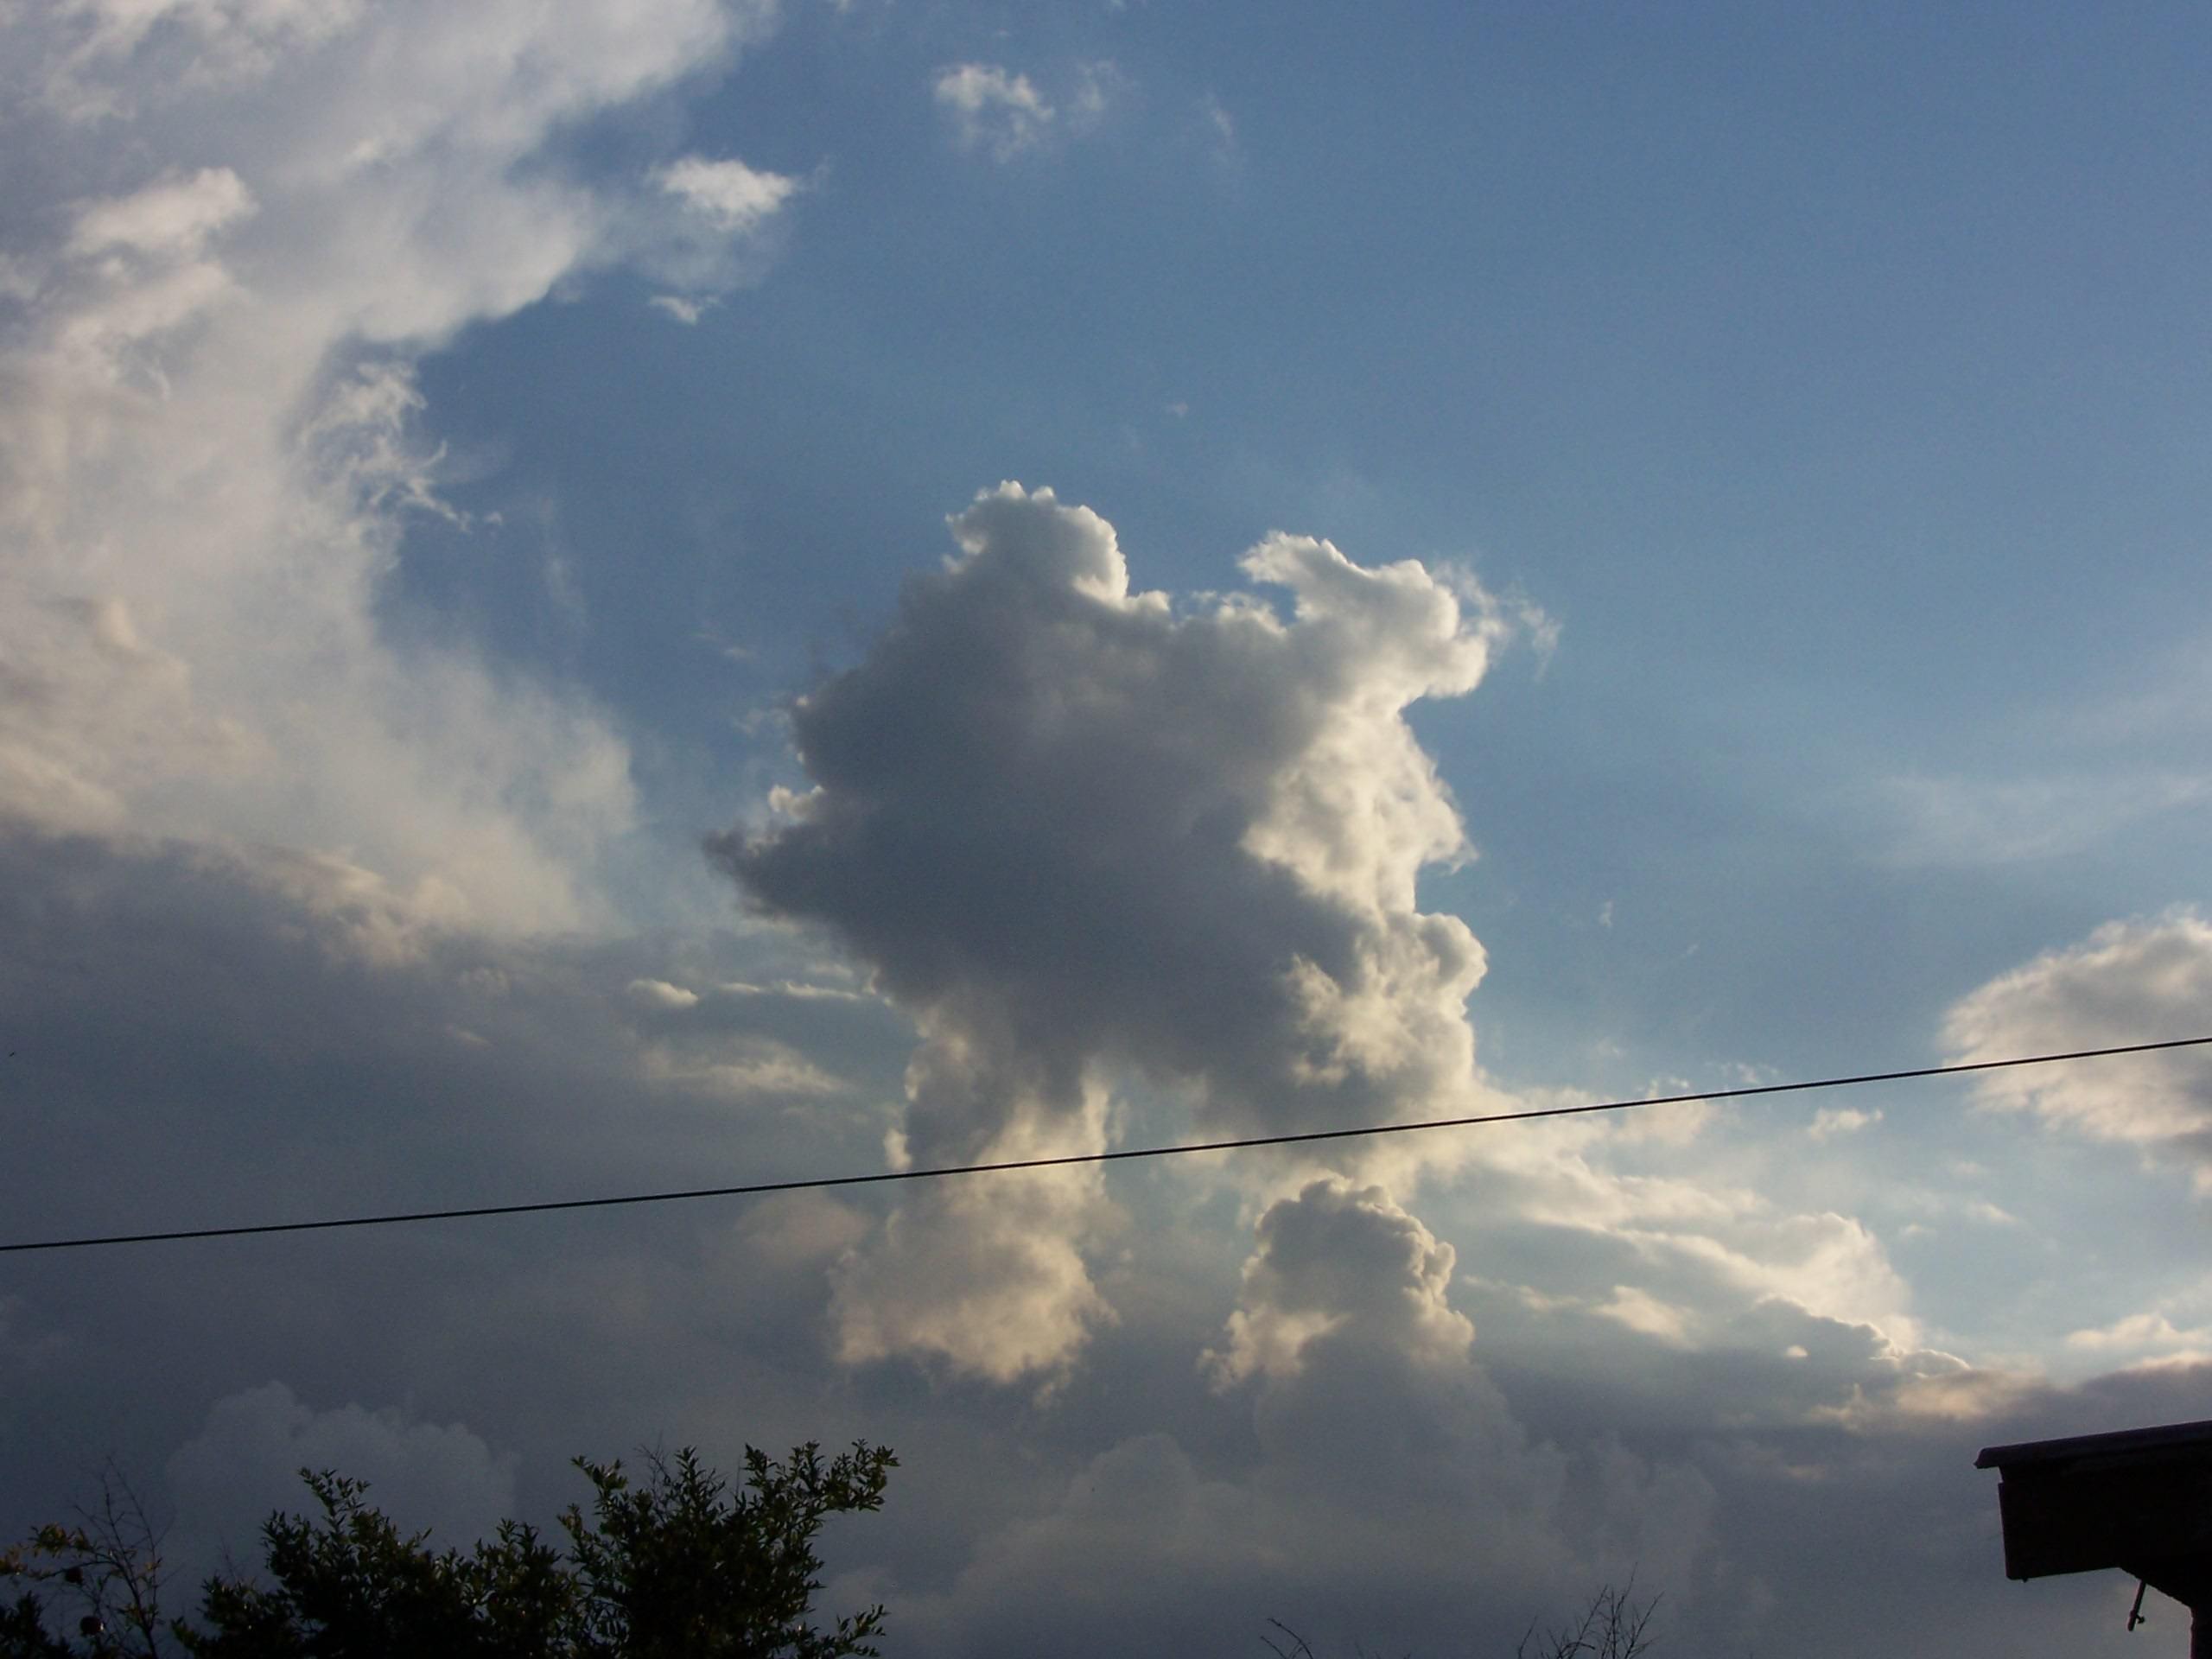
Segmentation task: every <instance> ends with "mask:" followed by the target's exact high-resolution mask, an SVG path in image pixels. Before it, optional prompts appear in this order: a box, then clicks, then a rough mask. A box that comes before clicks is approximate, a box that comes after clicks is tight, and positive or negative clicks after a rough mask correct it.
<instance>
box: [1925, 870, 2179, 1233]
mask: <svg viewBox="0 0 2212 1659" xmlns="http://www.w3.org/2000/svg"><path fill="white" fill-rule="evenodd" d="M2208 1008H2212V923H2208V922H2207V921H2206V920H2205V919H2204V918H2202V917H2201V916H2199V915H2197V914H2196V913H2195V912H2190V911H2177V912H2174V913H2172V914H2171V915H2169V916H2166V917H2164V918H2159V919H2158V920H2155V921H2130V922H2113V923H2109V924H2107V925H2105V926H2103V927H2101V928H2099V929H2098V930H2097V931H2095V932H2094V933H2093V934H2091V935H2090V936H2089V938H2087V939H2085V940H2083V941H2082V943H2081V944H2077V945H2075V946H2072V947H2070V948H2069V949H2066V950H2053V951H2050V952H2047V953H2046V954H2044V955H2043V956H2040V957H2037V958H2036V959H2035V960H2034V961H2033V962H2031V963H2027V964H2025V965H2024V966H2023V967H2020V968H2018V969H2013V970H2012V972H2011V973H2008V974H2005V975H2002V976H1999V977H1998V978H1997V979H1994V980H1992V981H1991V982H1989V983H1988V984H1986V985H1984V986H1983V987H1981V988H1980V989H1979V990H1977V991H1975V992H1974V994H1973V995H1970V996H1967V997H1966V998H1964V999H1962V1000H1961V1001H1960V1002H1959V1003H1958V1004H1957V1005H1956V1006H1955V1007H1953V1008H1952V1009H1951V1011H1950V1013H1949V1014H1948V1015H1947V1016H1946V1018H1945V1020H1944V1027H1943V1031H1944V1038H1945V1040H1946V1041H1947V1043H1948V1045H1949V1046H1950V1048H1951V1050H1952V1052H1953V1055H1954V1058H1956V1059H1957V1060H1959V1061H1961V1062H1967V1061H1978V1060H1993V1059H2003V1058H2012V1057H2015V1056H2018V1055H2025V1054H2041V1053H2057V1052H2070V1051H2073V1050H2076V1049H2084V1048H2109V1047H2119V1046H2124V1045H2126V1044H2130V1043H2139V1042H2152V1041H2156V1040H2158V1039H2164V1038H2176V1037H2196V1036H2202V1035H2204V1034H2206V1026H2207V1023H2208V1022H2207V1019H2206V1012H2205V1011H2206V1010H2207V1009H2208ZM1975 1088H1976V1090H1977V1092H1978V1093H1979V1094H1980V1097H1981V1099H1982V1101H1983V1102H1984V1103H1986V1104H1988V1105H1990V1106H1993V1107H1998V1108H2002V1109H2012V1110H2022V1111H2029V1112H2032V1113H2034V1114H2035V1115H2036V1116H2038V1117H2040V1118H2041V1119H2042V1120H2043V1121H2044V1122H2046V1123H2048V1124H2050V1125H2051V1126H2053V1127H2054V1128H2069V1129H2072V1130H2074V1131H2075V1132H2077V1133H2080V1134H2083V1135H2091V1136H2094V1137H2095V1138H2096V1139H2099V1140H2103V1141H2124V1142H2128V1143H2132V1144H2134V1145H2137V1146H2140V1147H2144V1148H2145V1150H2146V1152H2147V1151H2150V1150H2152V1149H2158V1150H2161V1151H2163V1152H2164V1153H2166V1154H2171V1155H2174V1156H2178V1157H2180V1158H2182V1159H2183V1160H2187V1161H2188V1162H2189V1163H2190V1164H2191V1165H2192V1166H2194V1167H2195V1169H2196V1179H2197V1183H2198V1185H2199V1187H2200V1189H2203V1188H2208V1187H2212V1056H2208V1054H2207V1052H2206V1051H2204V1050H2202V1049H2180V1050H2175V1051H2171V1052H2166V1053H2162V1054H2145V1055H2134V1056H2127V1057H2123V1058H2112V1059H2101V1060H2084V1061H2077V1062H2074V1063H2071V1064H2068V1065H2050V1066H2023V1067H2019V1068H2017V1069H2013V1070H2008V1071H1993V1072H1988V1073H1985V1074H1984V1075H1983V1076H1982V1077H1980V1078H1978V1079H1977V1080H1976V1083H1975Z"/></svg>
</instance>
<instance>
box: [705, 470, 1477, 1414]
mask: <svg viewBox="0 0 2212 1659" xmlns="http://www.w3.org/2000/svg"><path fill="white" fill-rule="evenodd" d="M952 524H953V531H954V534H955V536H956V537H957V540H958V542H959V543H960V545H961V548H962V550H963V554H962V556H961V558H960V559H959V560H958V561H957V562H956V563H953V564H952V565H951V566H950V567H949V568H948V569H945V570H944V571H943V572H942V573H940V574H938V575H933V576H928V577H924V578H920V579H918V580H916V581H915V582H912V584H910V586H909V587H908V588H907V591H906V595H905V597H904V599H903V601H902V602H901V606H900V609H899V615H898V617H897V620H895V621H894V622H893V625H892V626H891V627H890V628H889V630H888V631H887V632H886V633H885V634H884V635H883V637H882V638H881V639H879V640H878V641H877V642H876V643H875V645H874V646H873V647H872V648H871V650H870V651H869V652H868V656H867V658H866V659H865V660H864V661H863V662H862V663H861V664H860V665H859V666H857V667H855V668H854V669H852V670H850V671H848V672H846V673H844V674H842V675H841V676H839V677H836V678H835V679H833V680H832V681H830V682H829V683H828V684H827V685H825V686H823V688H822V689H821V690H817V691H816V692H814V693H812V694H811V695H810V696H807V697H805V698H804V699H802V700H801V701H800V702H799V703H798V706H797V708H796V709H794V711H793V715H792V731H793V736H794V740H795V741H796V744H797V747H798V753H799V757H800V759H801V760H802V761H803V762H804V765H805V766H806V768H807V771H808V772H809V774H810V777H811V779H813V788H812V789H811V790H810V791H809V792H807V793H805V794H804V795H797V796H793V795H790V794H785V795H783V796H781V797H779V799H778V802H777V805H778V809H779V817H778V818H777V819H776V821H774V822H772V823H770V824H769V825H768V826H767V827H766V828H765V829H759V830H755V831H747V830H737V831H733V832H731V833H730V834H728V835H725V836H718V837H716V838H715V839H714V840H713V841H712V842H710V851H711V852H712V854H713V855H714V856H715V859H716V861H718V862H719V863H720V864H721V866H722V868H725V869H726V870H727V871H728V873H729V874H731V875H732V876H733V877H734V879H735V880H737V881H738V883H739V884H740V886H741V887H742V889H743V890H744V892H745V893H746V894H747V896H748V898H749V899H751V900H752V901H753V904H754V905H756V906H758V907H759V908H760V909H761V910H762V911H764V912H767V913H769V914H771V915H773V916H778V917H784V918H801V919H805V920H809V921H813V922H817V923H820V924H823V925H826V926H828V927H829V929H830V930H831V931H833V932H834V933H835V934H836V936H837V937H838V938H840V939H842V941H843V942H844V943H845V944H846V945H847V946H848V947H849V949H850V950H852V951H853V952H854V953H855V955H856V956H857V957H859V958H860V960H861V961H862V962H863V963H866V964H867V965H868V968H869V969H871V970H872V972H873V973H874V976H875V979H876V982H877V984H878V986H879V987H880V988H881V989H882V990H883V991H884V993H885V994H886V995H889V996H890V997H891V998H892V999H893V1001H896V1002H898V1003H899V1006H901V1007H904V1008H906V1009H908V1010H910V1011H911V1012H912V1014H913V1016H914V1018H915V1020H916V1021H917V1023H918V1026H919V1027H920V1030H921V1033H922V1038H923V1044H922V1047H921V1049H920V1051H919V1052H918V1053H917V1055H916V1057H915V1058H914V1061H913V1063H912V1066H911V1067H910V1069H909V1071H908V1074H907V1091H908V1094H909V1096H910V1098H911V1101H912V1108H911V1110H910V1111H909V1113H908V1116H907V1119H906V1127H905V1131H904V1135H903V1138H902V1141H901V1143H900V1144H899V1147H898V1148H897V1150H898V1152H899V1155H901V1156H903V1157H906V1158H911V1159H913V1160H918V1161H921V1162H925V1163H936V1162H945V1161H958V1160H969V1159H975V1158H981V1157H986V1156H988V1157H994V1158H998V1157H1008V1156H1014V1155H1019V1154H1020V1153H1023V1152H1027V1151H1032V1150H1035V1151H1063V1150H1074V1149H1095V1148H1096V1147H1101V1146H1103V1144H1105V1142H1106V1140H1107V1139H1108V1136H1109V1124H1110V1119H1111V1108H1110V1099H1111V1096H1110V1090H1111V1089H1112V1087H1113V1085H1114V1084H1115V1083H1116V1079H1117V1078H1119V1077H1123V1076H1126V1075H1135V1076H1141V1077H1145V1078H1148V1079H1149V1080H1151V1082H1152V1083H1153V1084H1155V1085H1158V1086H1160V1087H1162V1088H1166V1089H1168V1090H1173V1091H1177V1092H1179V1093H1182V1094H1186V1095H1188V1096H1191V1097H1192V1099H1193V1101H1194V1103H1195V1109H1196V1111H1197V1113H1198V1121H1199V1122H1201V1123H1202V1124H1203V1125H1205V1127H1206V1128H1208V1129H1209V1130H1216V1131H1220V1130H1247V1129H1254V1128H1309V1127H1321V1126H1324V1125H1333V1124H1343V1123H1351V1122H1362V1121H1367V1120H1375V1119H1388V1118H1391V1117H1395V1116H1407V1115H1410V1114H1413V1113H1416V1112H1418V1111H1421V1110H1422V1109H1427V1108H1429V1107H1432V1106H1434V1105H1436V1104H1438V1103H1440V1102H1444V1101H1447V1100H1448V1101H1451V1102H1452V1103H1454V1104H1455V1105H1464V1104H1465V1103H1468V1102H1470V1101H1471V1100H1474V1099H1475V1098H1477V1097H1478V1095H1479V1093H1480V1090H1481V1084H1480V1082H1479V1079H1478V1075H1477V1073H1476V1071H1475V1067H1474V1049H1473V1033H1472V1032H1471V1028H1470V1027H1469V1026H1468V1024H1467V1022H1466V1019H1465V1011H1464V1007H1463V1004H1464V1002H1465V998H1466V995H1467V994H1468V992H1469V991H1470V990H1471V989H1472V988H1473V987H1474V985H1475V983H1476V982H1477V981H1478V979H1479V977H1480V976H1481V974H1482V970H1483V955H1482V950H1481V947H1480V946H1479V945H1478V944H1477V943H1476V941H1475V939H1474V937H1473V935H1472V934H1471V933H1470V932H1469V931H1468V930H1467V928H1466V927H1465V925H1464V924H1463V923H1461V922H1460V921H1459V919H1458V918H1455V917H1451V916H1444V915H1430V914H1424V913H1422V912H1420V911H1419V910H1418V909H1417V908H1416V906H1415V903H1414V884H1415V880H1416V877H1417V875H1418V873H1419V871H1420V870H1421V868H1422V867H1423V866H1424V865H1426V864H1429V863H1432V862H1434V861H1440V860H1450V859H1454V858H1459V857H1462V856H1465V854H1466V849H1465V841H1464V838H1463V836H1462V833H1461V828H1460V823H1459V816H1458V813H1457V811H1456V810H1455V809H1454V807H1453V804H1452V798H1451V796H1450V793H1449V791H1447V790H1446V788H1445V786H1444V785H1443V783H1442V781H1441V780H1440V779H1439V778H1438V777H1437V775H1436V772H1435V770H1434V768H1433V766H1432V765H1431V764H1430V762H1429V760H1428V758H1427V755H1425V754H1424V753H1422V752H1421V748H1420V746H1419V745H1418V743H1417V742H1416V741H1415V740H1414V736H1413V734H1412V732H1411V730H1410V728H1408V726H1407V724H1406V722H1405V719H1404V712H1403V711H1404V709H1405V708H1406V707H1407V705H1408V704H1409V703H1411V702H1414V701H1416V700H1417V699H1420V698H1421V697H1425V696H1457V695H1459V694H1462V693H1464V692H1466V691H1468V690H1471V689H1472V688H1473V687H1474V686H1475V684H1476V683H1478V681H1479V680H1480V679H1481V677H1482V676H1483V673H1484V670H1485V669H1486V667H1487V665H1488V664H1489V661H1490V658H1491V653H1492V652H1493V650H1494V649H1495V648H1496V646H1497V645H1498V644H1499V642H1500V641H1501V640H1502V639H1503V638H1504V637H1505V636H1506V634H1507V633H1508V632H1509V631H1510V630H1509V626H1508V623H1507V621H1506V620H1505V619H1504V616H1503V613H1502V612H1501V611H1500V609H1499V608H1498V607H1497V606H1496V605H1495V604H1494V603H1493V602H1492V601H1490V600H1489V598H1488V597H1487V596H1486V595H1485V594H1483V593H1482V592H1481V590H1480V589H1479V588H1475V587H1474V586H1473V585H1472V584H1471V582H1457V583H1454V582H1451V581H1448V580H1446V578H1445V577H1443V576H1441V575H1438V574H1436V573H1433V572H1430V571H1428V570H1426V569H1423V568H1422V567H1421V565H1419V564H1417V563H1411V562H1408V563H1399V564H1394V565H1389V566H1384V567H1381V568H1378V569H1365V568H1363V567H1361V566H1358V565H1356V564H1354V563H1351V561H1349V560H1348V559H1346V558H1345V557H1344V556H1343V555H1342V554H1340V553H1338V551H1337V550H1336V549H1334V548H1333V547H1331V546H1330V545H1328V544H1327V543H1322V542H1315V541H1311V540H1306V539H1302V538H1298V537H1287V536H1275V537H1270V538H1269V539H1268V540H1267V541H1266V542H1264V543H1261V544H1260V545H1259V546H1258V547H1256V548H1255V549H1253V550H1251V551H1250V552H1249V553H1248V554H1247V555H1246V556H1245V557H1244V559H1243V569H1244V571H1245V573H1246V574H1247V575H1249V576H1250V577H1251V578H1252V579H1253V580H1254V581H1255V582H1262V583H1266V584H1269V585H1272V586H1275V587H1278V588H1284V589H1287V590H1288V592H1289V594H1291V596H1292V600H1293V608H1292V611H1291V613H1290V615H1289V616H1288V617H1287V618H1285V617H1284V616H1282V615H1281V614H1280V613H1277V612H1276V611H1275V610H1274V608H1273V607H1270V606H1268V604H1266V603H1264V602H1263V601H1262V600H1261V599H1259V598H1258V597H1256V596H1253V595H1249V594H1237V595H1233V596H1231V597H1229V598H1225V599H1215V600H1209V601H1199V602H1197V603H1194V604H1191V605H1187V606H1184V607H1178V606H1177V605H1175V604H1174V603H1173V602H1172V601H1170V600H1169V598H1168V597H1167V596H1166V595H1165V594H1154V593H1145V592H1141V591H1133V590H1132V589H1131V588H1130V585H1129V581H1128V568H1127V565H1126V563H1125V562H1124V560H1123V557H1122V552H1121V550H1120V548H1119V546H1118V544H1117V543H1116V538H1115V536H1114V532H1113V530H1112V527H1111V526H1110V525H1109V524H1107V523H1106V522H1105V521H1104V520H1103V519H1102V518H1098V517H1097V516H1096V514H1094V513H1092V512H1090V511H1089V510H1088V509H1085V508H1081V507H1069V506H1065V505H1062V504H1060V503H1059V502H1058V500H1057V499H1054V497H1053V496H1052V493H1051V492H1050V491H1048V490H1047V491H1039V492H1036V493H1028V492H1026V491H1024V490H1023V489H1021V488H1020V486H1016V485H1005V486H1001V488H999V489H998V490H996V491H995V492H991V493H986V494H984V495H982V496H980V497H978V498H977V499H976V503H975V505H973V506H971V507H970V508H969V510H968V511H967V512H963V513H962V514H961V515H959V516H958V517H957V518H955V519H954V520H953V521H952ZM1022 1191H1023V1192H1024V1196H1023V1197H1022V1198H1020V1200H1019V1201H1018V1202H1019V1203H1020V1206H1021V1211H1020V1213H1019V1214H1016V1213H1014V1211H1009V1210H1006V1209H1004V1208H1002V1206H1003V1205H1006V1204H1007V1203H1008V1202H1009V1201H1010V1200H1008V1199H1007V1198H1006V1197H1005V1196H1004V1192H1005V1190H1004V1189H1001V1191H1000V1192H996V1193H995V1194H993V1195H991V1196H988V1197H986V1196H982V1195H980V1194H970V1193H968V1192H947V1193H945V1194H943V1195H938V1194H931V1195H928V1196H925V1197H923V1198H918V1199H916V1200H915V1201H914V1202H913V1203H912V1205H909V1206H908V1207H907V1210H906V1214H905V1216H904V1217H902V1219H901V1221H900V1222H899V1229H900V1232H901V1236H900V1238H899V1242H898V1243H897V1244H896V1246H895V1247H894V1246H887V1249H886V1250H885V1251H884V1252H882V1253H881V1254H880V1255H877V1256H875V1257H874V1258H873V1263H874V1264H873V1265H871V1264H868V1263H863V1264H861V1265H860V1266H857V1267H855V1269H854V1270H853V1272H852V1273H851V1274H849V1276H848V1278H847V1281H846V1283H845V1287H844V1290H843V1294H842V1302H841V1306H842V1307H843V1308H844V1309H845V1314H846V1328H847V1330H848V1332H849V1333H850V1340H851V1351H853V1352H854V1353H855V1357H874V1356H876V1355H878V1354H880V1353H887V1352H892V1351H898V1350H899V1348H901V1347H907V1348H912V1349H914V1350H916V1351H931V1352H937V1353H939V1354H942V1355H943V1356H944V1357H947V1358H950V1359H951V1360H953V1361H954V1362H955V1363H961V1364H966V1365H969V1366H972V1367H973V1368H975V1369H977V1370H982V1371H984V1372H986V1373H988V1374H990V1375H993V1376H1000V1377H1001V1378H1009V1377H1012V1376H1017V1375H1020V1374H1022V1373H1024V1372H1027V1371H1031V1370H1039V1369H1045V1368H1046V1367H1047V1366H1049V1364H1050V1363H1053V1362H1056V1361H1057V1360H1058V1359H1061V1358H1064V1357H1065V1356H1066V1355H1067V1354H1069V1353H1071V1352H1072V1351H1073V1348H1074V1346H1075V1344H1077V1342H1078V1341H1079V1340H1080V1338H1081V1334H1082V1332H1083V1330H1084V1328H1085V1326H1086V1325H1087V1324H1088V1323H1089V1322H1090V1321H1092V1320H1094V1319H1096V1318H1098V1317H1100V1316H1101V1315H1102V1313H1103V1308H1102V1307H1101V1306H1099V1304H1097V1302H1096V1300H1095V1297H1094V1296H1093V1294H1092V1293H1091V1292H1090V1287H1089V1283H1088V1279H1087V1276H1086V1275H1085V1274H1084V1271H1083V1268H1082V1264H1081V1261H1080V1249H1081V1241H1082V1236H1083V1234H1084V1231H1085V1230H1086V1228H1088V1227H1090V1225H1092V1224H1093V1218H1094V1215H1095V1211H1096V1198H1097V1192H1098V1185H1097V1182H1096V1178H1095V1176H1078V1175H1066V1176H1063V1177H1059V1178H1057V1179H1053V1180H1051V1181H1045V1180H1040V1181H1039V1182H1038V1183H1037V1184H1036V1185H1033V1186H1031V1187H1027V1188H1025V1189H1022ZM1039 1206H1042V1207H1041V1208H1039ZM978 1230H982V1231H981V1232H979V1231H978ZM986 1235H987V1236H986ZM894 1256H895V1258H896V1266H895V1267H893V1266H892V1265H890V1263H891V1261H892V1258H893V1257H894ZM993 1260H999V1261H1002V1262H1006V1263H1007V1264H1008V1272H1009V1273H1010V1274H1012V1275H1013V1276H1014V1278H1017V1279H1019V1281H1020V1287H1019V1288H1018V1289H1016V1288H1015V1287H1013V1286H1012V1285H1011V1284H1009V1286H1008V1287H1006V1294H1004V1295H1003V1296H1000V1297H996V1298H994V1297H992V1296H990V1295H988V1294H986V1292H985V1290H984V1287H983V1286H982V1283H981V1282H980V1281H978V1279H977V1278H976V1274H978V1273H982V1272H984V1271H986V1264H987V1263H988V1262H991V1261H993ZM924 1264H929V1265H928V1266H927V1267H926V1268H925V1265H924ZM1046 1325H1049V1326H1050V1330H1049V1332H1047V1331H1046V1330H1045V1329H1044V1326H1046Z"/></svg>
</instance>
